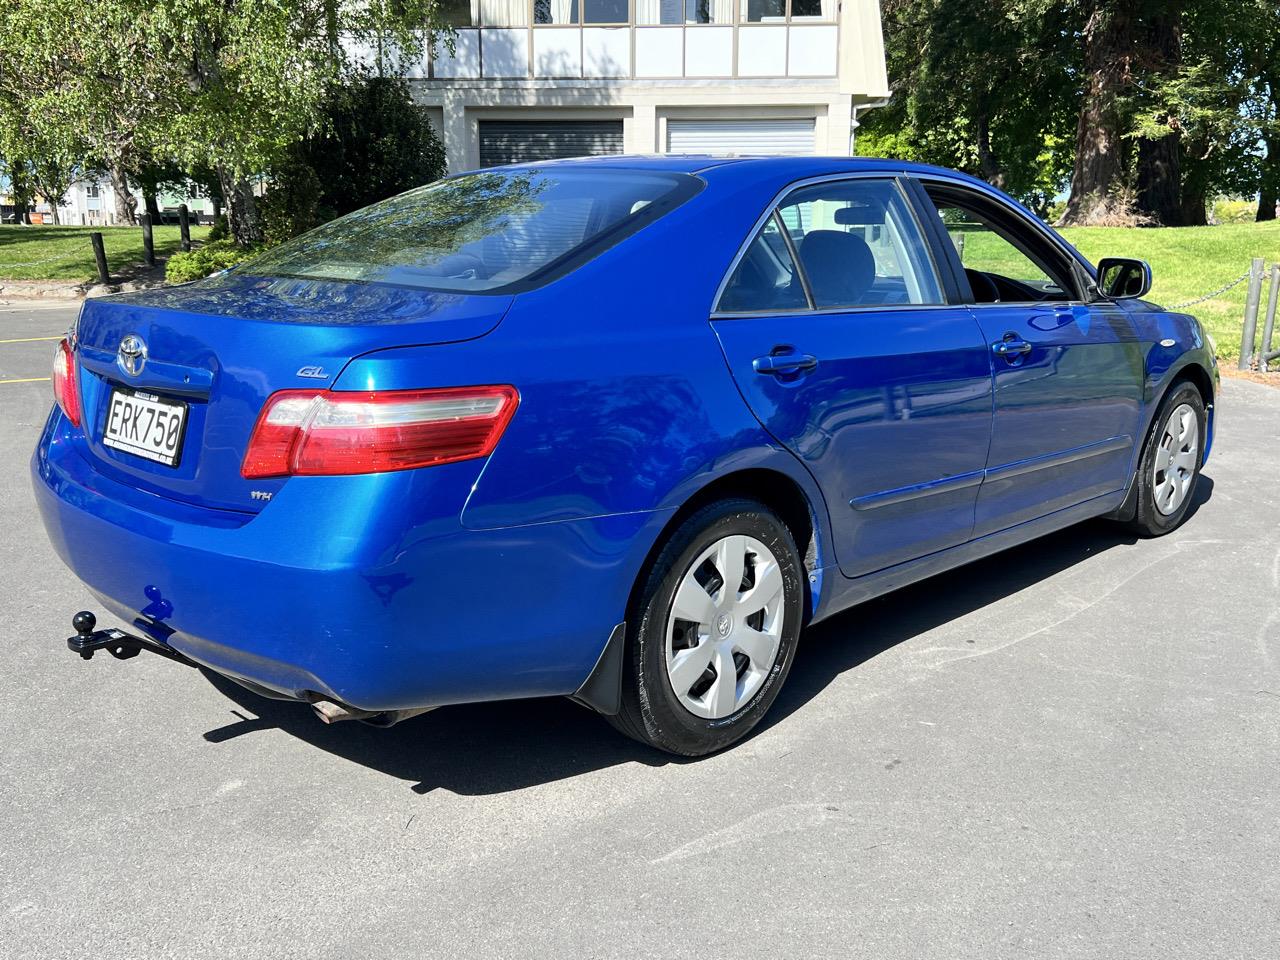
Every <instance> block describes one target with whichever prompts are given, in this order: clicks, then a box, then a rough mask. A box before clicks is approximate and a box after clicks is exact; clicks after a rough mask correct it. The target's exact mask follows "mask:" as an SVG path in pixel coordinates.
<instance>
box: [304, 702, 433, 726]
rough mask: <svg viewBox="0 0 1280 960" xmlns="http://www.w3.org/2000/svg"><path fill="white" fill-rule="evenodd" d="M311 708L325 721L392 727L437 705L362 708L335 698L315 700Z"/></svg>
mask: <svg viewBox="0 0 1280 960" xmlns="http://www.w3.org/2000/svg"><path fill="white" fill-rule="evenodd" d="M311 709H312V710H314V711H315V712H316V716H317V717H319V718H320V720H321V722H323V723H340V722H341V721H343V720H363V721H364V722H365V723H367V724H370V725H371V726H375V727H392V726H395V725H396V724H397V723H399V722H400V721H401V720H408V719H409V718H410V717H416V716H419V715H420V714H423V713H429V712H430V711H432V710H434V709H435V707H413V708H411V709H408V710H361V709H360V708H359V707H349V706H347V705H346V704H345V703H338V702H337V701H334V700H313V701H312V703H311Z"/></svg>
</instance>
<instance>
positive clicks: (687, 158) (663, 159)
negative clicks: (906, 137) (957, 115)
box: [500, 153, 999, 193]
mask: <svg viewBox="0 0 1280 960" xmlns="http://www.w3.org/2000/svg"><path fill="white" fill-rule="evenodd" d="M564 168H578V169H595V170H611V169H612V170H653V171H664V172H669V173H687V174H702V173H706V172H710V171H717V172H718V173H720V174H722V175H728V176H731V177H732V178H733V179H737V180H771V179H778V180H781V181H782V182H786V181H789V180H797V179H803V178H805V177H820V176H825V175H828V174H841V173H887V174H916V175H934V176H945V177H949V178H952V179H957V180H963V181H965V182H966V183H969V184H972V185H973V186H975V187H979V188H981V189H983V190H985V191H988V192H994V193H999V191H996V190H994V188H992V186H991V185H990V184H989V183H986V182H984V181H982V180H979V179H977V178H976V177H972V176H970V175H968V174H965V173H960V172H959V171H957V170H948V169H945V168H943V167H934V166H930V165H928V164H924V163H911V162H908V161H905V160H890V159H885V158H881V157H824V156H771V155H766V154H743V155H740V156H739V155H733V154H721V155H712V154H696V153H689V154H676V153H659V154H614V155H610V156H600V157H572V158H569V159H564V160H541V161H537V162H533V163H519V164H511V165H510V166H506V167H503V168H500V169H506V170H516V169H544V170H545V169H564Z"/></svg>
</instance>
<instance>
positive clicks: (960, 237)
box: [939, 207, 1070, 303]
mask: <svg viewBox="0 0 1280 960" xmlns="http://www.w3.org/2000/svg"><path fill="white" fill-rule="evenodd" d="M939 213H940V214H941V215H942V221H943V223H944V224H945V225H946V228H947V233H948V234H949V235H950V237H951V242H952V244H954V246H955V248H956V252H957V253H959V255H960V262H961V263H962V264H963V265H964V272H965V275H966V276H967V277H968V278H969V287H970V288H971V289H972V290H973V298H974V300H975V301H976V302H978V303H995V302H997V301H1000V302H1005V303H1010V302H1012V303H1019V302H1021V303H1034V302H1038V301H1046V300H1065V299H1070V295H1069V294H1068V293H1067V292H1066V291H1067V290H1068V289H1070V283H1069V281H1067V280H1066V279H1065V278H1063V279H1055V278H1054V277H1053V276H1051V275H1050V274H1049V272H1048V271H1047V270H1046V269H1045V268H1044V267H1043V266H1041V265H1040V264H1039V263H1037V262H1036V261H1035V260H1032V259H1031V258H1030V257H1029V256H1027V255H1026V254H1025V253H1023V252H1022V251H1021V250H1020V249H1019V248H1018V247H1017V246H1015V245H1014V244H1013V242H1012V241H1011V240H1010V239H1009V237H1008V235H1007V233H1006V232H1005V231H1004V230H1002V229H1001V228H998V227H993V226H992V225H991V224H989V223H988V222H986V221H985V220H983V219H982V218H980V217H978V216H977V215H976V214H973V213H970V212H969V211H968V210H962V209H960V208H959V207H941V208H940V209H939Z"/></svg>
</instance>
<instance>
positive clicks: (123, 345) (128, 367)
mask: <svg viewBox="0 0 1280 960" xmlns="http://www.w3.org/2000/svg"><path fill="white" fill-rule="evenodd" d="M116 362H117V363H119V364H120V369H121V370H123V371H124V372H125V373H127V374H128V375H129V376H131V377H136V376H137V375H138V374H140V373H141V372H142V368H143V367H144V366H146V363H147V344H146V342H145V341H144V340H143V339H142V338H141V337H140V336H138V335H137V334H136V333H131V334H129V335H128V336H127V337H125V338H124V339H123V340H121V341H120V349H119V351H118V352H117V353H116Z"/></svg>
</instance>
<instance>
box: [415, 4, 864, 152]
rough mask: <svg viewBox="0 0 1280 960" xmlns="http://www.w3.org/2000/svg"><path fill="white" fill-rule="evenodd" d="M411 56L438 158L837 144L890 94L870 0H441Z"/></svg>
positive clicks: (842, 147) (833, 147) (845, 148)
mask: <svg viewBox="0 0 1280 960" xmlns="http://www.w3.org/2000/svg"><path fill="white" fill-rule="evenodd" d="M441 6H442V12H444V13H446V14H447V15H448V16H449V18H450V20H451V22H452V23H453V25H454V26H455V27H456V34H455V39H454V46H453V50H452V52H451V51H450V50H448V49H444V48H443V44H440V45H438V46H439V47H440V49H437V51H436V54H435V56H434V57H427V58H425V59H424V61H423V62H422V63H419V64H413V65H410V69H409V71H408V73H409V76H410V78H411V81H412V86H413V91H414V97H415V99H416V100H417V101H418V102H419V103H421V104H422V105H423V106H424V107H425V109H426V110H427V111H428V113H429V115H430V116H431V119H432V122H433V124H434V125H435V127H436V129H437V131H439V132H440V133H441V135H442V139H443V141H444V145H445V150H446V154H447V158H448V167H449V171H450V172H451V173H456V172H458V171H461V170H468V169H473V168H476V167H487V166H494V165H497V164H501V163H512V162H517V161H525V160H541V159H554V158H558V157H570V156H583V155H594V154H610V153H717V154H723V153H740V154H749V153H784V154H806V153H810V154H811V153H818V154H835V155H847V154H849V153H850V152H851V143H852V133H853V129H854V127H855V125H856V120H857V115H858V113H859V112H860V111H865V110H867V109H870V108H872V107H875V106H879V105H881V104H882V103H883V102H884V100H885V98H886V97H888V95H889V90H888V81H887V79H886V76H885V62H884V45H883V38H882V35H881V26H880V8H879V4H878V2H877V0H443V2H442V4H441Z"/></svg>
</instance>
